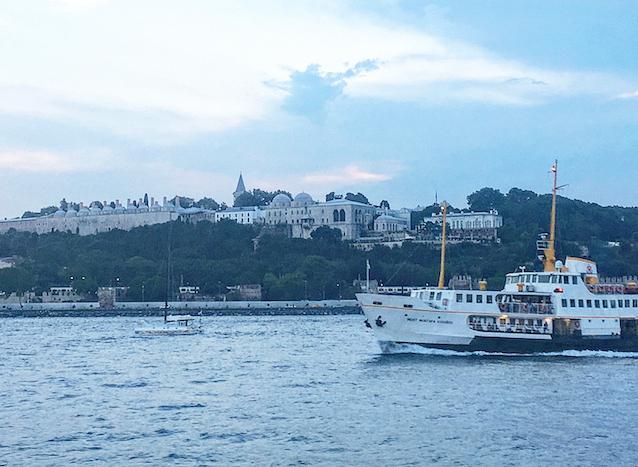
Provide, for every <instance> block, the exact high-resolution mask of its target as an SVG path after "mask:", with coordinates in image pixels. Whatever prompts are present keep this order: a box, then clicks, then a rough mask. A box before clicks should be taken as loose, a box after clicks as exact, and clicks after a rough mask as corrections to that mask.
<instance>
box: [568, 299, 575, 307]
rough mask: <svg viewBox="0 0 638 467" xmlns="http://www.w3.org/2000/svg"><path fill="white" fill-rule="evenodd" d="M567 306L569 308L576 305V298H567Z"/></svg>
mask: <svg viewBox="0 0 638 467" xmlns="http://www.w3.org/2000/svg"><path fill="white" fill-rule="evenodd" d="M569 306H570V307H571V308H575V307H576V300H574V299H573V298H570V299H569Z"/></svg>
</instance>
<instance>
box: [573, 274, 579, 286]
mask: <svg viewBox="0 0 638 467" xmlns="http://www.w3.org/2000/svg"><path fill="white" fill-rule="evenodd" d="M572 284H574V285H576V284H578V276H572Z"/></svg>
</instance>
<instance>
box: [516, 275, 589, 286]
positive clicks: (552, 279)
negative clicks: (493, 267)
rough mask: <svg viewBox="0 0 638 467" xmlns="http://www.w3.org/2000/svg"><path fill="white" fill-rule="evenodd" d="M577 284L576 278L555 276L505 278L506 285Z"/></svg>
mask: <svg viewBox="0 0 638 467" xmlns="http://www.w3.org/2000/svg"><path fill="white" fill-rule="evenodd" d="M570 277H571V283H572V284H573V285H576V284H578V276H573V275H571V276H570V275H564V274H561V275H557V274H519V275H518V276H507V279H505V283H506V284H520V283H527V284H569V282H570Z"/></svg>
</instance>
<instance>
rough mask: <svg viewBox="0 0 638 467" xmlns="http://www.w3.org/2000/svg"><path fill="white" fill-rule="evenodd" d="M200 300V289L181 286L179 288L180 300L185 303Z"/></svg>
mask: <svg viewBox="0 0 638 467" xmlns="http://www.w3.org/2000/svg"><path fill="white" fill-rule="evenodd" d="M198 298H199V287H195V286H191V285H188V286H181V287H180V288H179V299H180V301H183V302H190V301H193V300H197V299H198Z"/></svg>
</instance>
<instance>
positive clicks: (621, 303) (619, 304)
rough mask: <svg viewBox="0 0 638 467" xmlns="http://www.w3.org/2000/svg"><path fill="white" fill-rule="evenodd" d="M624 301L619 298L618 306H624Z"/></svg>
mask: <svg viewBox="0 0 638 467" xmlns="http://www.w3.org/2000/svg"><path fill="white" fill-rule="evenodd" d="M622 305H623V302H622V300H618V308H622Z"/></svg>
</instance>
